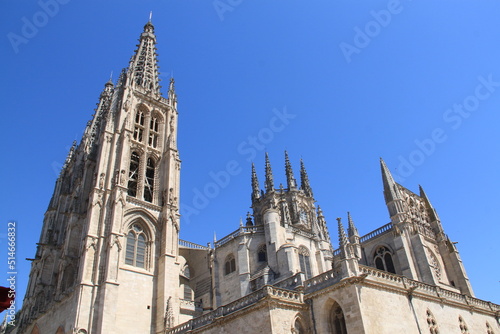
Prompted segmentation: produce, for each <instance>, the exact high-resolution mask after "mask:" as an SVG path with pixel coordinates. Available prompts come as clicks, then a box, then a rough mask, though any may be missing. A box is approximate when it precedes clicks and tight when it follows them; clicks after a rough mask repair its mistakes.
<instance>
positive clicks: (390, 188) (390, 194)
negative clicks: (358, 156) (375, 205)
mask: <svg viewBox="0 0 500 334" xmlns="http://www.w3.org/2000/svg"><path fill="white" fill-rule="evenodd" d="M380 168H381V170H382V181H383V183H384V197H385V202H386V203H389V202H391V201H394V200H395V199H401V198H402V197H401V194H400V192H399V189H398V187H397V185H396V182H395V181H394V178H393V177H392V174H391V172H390V171H389V168H387V165H386V164H385V162H384V160H383V159H382V158H380Z"/></svg>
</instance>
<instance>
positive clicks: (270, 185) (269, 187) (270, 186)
mask: <svg viewBox="0 0 500 334" xmlns="http://www.w3.org/2000/svg"><path fill="white" fill-rule="evenodd" d="M265 186H266V193H268V192H271V191H274V180H273V171H272V170H271V163H270V162H269V154H267V152H266V182H265Z"/></svg>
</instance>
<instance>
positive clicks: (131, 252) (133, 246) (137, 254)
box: [125, 224, 147, 268]
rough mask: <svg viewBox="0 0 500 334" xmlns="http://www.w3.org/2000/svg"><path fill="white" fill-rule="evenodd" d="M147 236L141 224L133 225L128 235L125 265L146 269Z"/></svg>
mask: <svg viewBox="0 0 500 334" xmlns="http://www.w3.org/2000/svg"><path fill="white" fill-rule="evenodd" d="M146 240H147V238H146V234H145V232H144V229H143V228H142V226H141V225H139V224H134V225H132V227H131V229H130V231H129V232H128V234H127V248H126V251H125V263H126V264H129V265H131V266H135V267H139V268H145V267H146Z"/></svg>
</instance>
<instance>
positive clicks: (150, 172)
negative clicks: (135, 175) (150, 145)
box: [144, 158, 155, 202]
mask: <svg viewBox="0 0 500 334" xmlns="http://www.w3.org/2000/svg"><path fill="white" fill-rule="evenodd" d="M154 179H155V162H154V160H153V159H152V158H148V162H147V164H146V178H145V179H144V200H145V201H146V202H153V190H154Z"/></svg>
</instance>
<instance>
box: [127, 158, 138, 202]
mask: <svg viewBox="0 0 500 334" xmlns="http://www.w3.org/2000/svg"><path fill="white" fill-rule="evenodd" d="M140 162H141V158H140V156H139V154H138V153H137V152H132V154H131V156H130V168H129V174H128V194H129V195H130V196H132V197H136V196H137V183H138V182H139V166H140Z"/></svg>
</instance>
